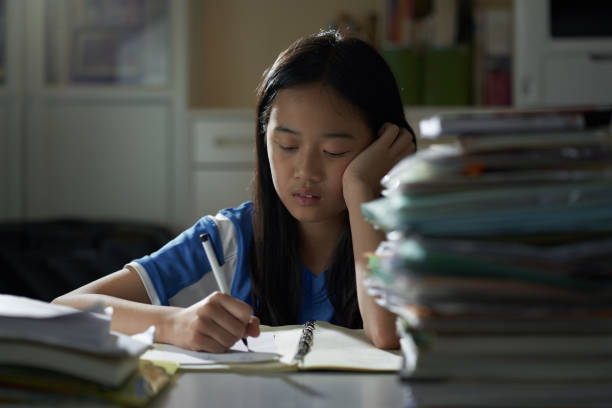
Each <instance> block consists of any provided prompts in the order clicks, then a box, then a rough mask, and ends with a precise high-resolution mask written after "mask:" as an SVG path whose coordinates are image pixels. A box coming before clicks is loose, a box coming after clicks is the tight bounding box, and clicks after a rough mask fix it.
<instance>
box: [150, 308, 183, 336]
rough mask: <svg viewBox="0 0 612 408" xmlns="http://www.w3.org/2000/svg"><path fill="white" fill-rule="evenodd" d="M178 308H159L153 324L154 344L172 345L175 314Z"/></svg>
mask: <svg viewBox="0 0 612 408" xmlns="http://www.w3.org/2000/svg"><path fill="white" fill-rule="evenodd" d="M179 311H180V308H177V307H172V306H160V307H159V311H158V313H157V319H156V322H155V331H156V334H155V342H157V343H172V341H171V340H172V339H173V338H176V336H175V335H174V327H175V323H176V317H177V313H178V312H179Z"/></svg>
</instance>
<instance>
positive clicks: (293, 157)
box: [266, 84, 373, 223]
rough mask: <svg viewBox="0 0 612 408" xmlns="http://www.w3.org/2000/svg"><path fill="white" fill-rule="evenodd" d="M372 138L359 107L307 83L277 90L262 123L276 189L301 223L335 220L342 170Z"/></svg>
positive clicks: (339, 207)
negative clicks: (265, 121) (265, 120)
mask: <svg viewBox="0 0 612 408" xmlns="http://www.w3.org/2000/svg"><path fill="white" fill-rule="evenodd" d="M372 140H373V134H372V132H371V131H370V129H369V127H368V126H367V124H366V122H365V120H364V119H363V118H362V116H361V115H360V113H359V112H358V110H357V108H355V107H354V106H352V105H351V104H349V103H348V102H347V101H346V100H345V99H343V98H342V97H341V96H339V95H338V94H337V93H336V92H335V91H334V90H332V89H331V88H328V87H326V86H324V85H321V84H308V85H301V86H296V87H293V88H288V89H283V90H281V91H280V92H279V93H278V94H277V95H276V98H275V99H274V101H273V103H272V107H271V111H270V119H269V121H268V126H267V128H266V145H267V151H268V159H269V161H270V167H271V171H272V180H273V182H274V188H275V189H276V192H277V193H278V196H279V197H280V199H281V201H282V202H283V204H284V205H285V207H287V209H288V210H289V212H290V213H291V215H293V217H295V218H296V219H297V220H298V221H299V222H302V223H312V222H326V221H332V220H333V221H337V220H338V219H339V218H340V216H341V214H342V212H343V211H344V209H345V208H346V204H345V202H344V196H343V194H342V175H343V173H344V169H345V168H346V166H347V165H348V164H349V163H350V161H351V160H353V158H355V156H357V154H359V153H360V152H361V151H362V150H363V149H364V148H365V147H366V146H368V145H369V144H370V143H371V142H372Z"/></svg>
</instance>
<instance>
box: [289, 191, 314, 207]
mask: <svg viewBox="0 0 612 408" xmlns="http://www.w3.org/2000/svg"><path fill="white" fill-rule="evenodd" d="M293 197H294V198H295V200H296V201H297V202H298V203H299V204H300V205H306V206H308V205H314V204H317V203H318V202H319V201H320V200H321V196H319V195H317V194H316V193H314V192H313V191H310V190H298V191H296V192H294V193H293Z"/></svg>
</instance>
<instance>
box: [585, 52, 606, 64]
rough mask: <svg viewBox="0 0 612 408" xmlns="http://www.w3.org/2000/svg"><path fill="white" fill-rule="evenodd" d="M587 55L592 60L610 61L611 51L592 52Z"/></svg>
mask: <svg viewBox="0 0 612 408" xmlns="http://www.w3.org/2000/svg"><path fill="white" fill-rule="evenodd" d="M589 57H590V58H591V61H593V62H601V61H612V53H604V52H593V53H591V54H590V55H589Z"/></svg>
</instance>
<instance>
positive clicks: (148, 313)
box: [53, 293, 179, 343]
mask: <svg viewBox="0 0 612 408" xmlns="http://www.w3.org/2000/svg"><path fill="white" fill-rule="evenodd" d="M96 302H102V303H103V304H104V305H105V306H111V307H112V308H113V318H112V321H111V329H112V330H115V331H118V332H121V333H126V334H135V333H140V332H143V331H145V330H146V329H147V328H149V327H150V326H155V333H156V334H155V341H156V342H160V343H173V342H172V341H171V340H172V334H171V333H172V318H171V317H172V315H173V314H174V313H176V312H177V311H178V310H179V308H176V307H170V306H155V305H150V304H146V303H140V302H134V301H130V300H125V299H120V298H117V297H113V296H108V295H100V294H93V293H85V294H76V293H68V294H66V295H64V296H61V297H59V298H57V299H55V300H54V301H53V303H58V304H63V305H67V306H72V307H75V308H77V309H85V308H87V307H89V306H91V305H93V304H94V303H96Z"/></svg>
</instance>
